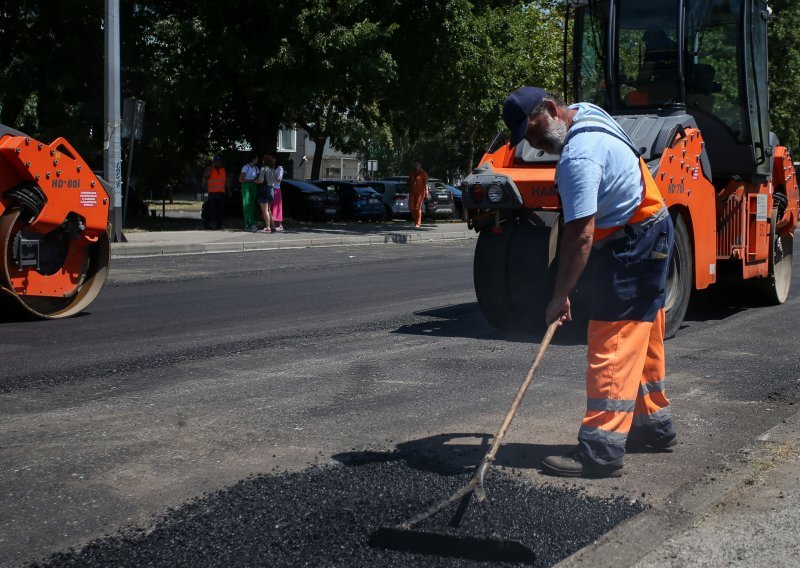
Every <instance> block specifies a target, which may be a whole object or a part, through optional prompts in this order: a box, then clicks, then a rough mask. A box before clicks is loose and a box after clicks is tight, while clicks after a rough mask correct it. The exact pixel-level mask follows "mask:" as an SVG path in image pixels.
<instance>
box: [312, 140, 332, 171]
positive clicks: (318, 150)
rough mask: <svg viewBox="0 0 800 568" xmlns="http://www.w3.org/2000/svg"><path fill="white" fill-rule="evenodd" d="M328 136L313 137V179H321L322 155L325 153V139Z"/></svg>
mask: <svg viewBox="0 0 800 568" xmlns="http://www.w3.org/2000/svg"><path fill="white" fill-rule="evenodd" d="M327 139H328V138H327V137H325V138H322V139H320V138H317V137H313V138H312V140H313V141H314V161H313V162H311V179H319V170H320V169H321V168H322V155H323V154H324V153H325V141H326V140H327Z"/></svg>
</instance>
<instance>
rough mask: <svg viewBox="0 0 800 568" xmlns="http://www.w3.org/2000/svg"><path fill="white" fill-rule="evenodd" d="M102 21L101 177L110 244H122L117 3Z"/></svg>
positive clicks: (110, 1) (110, 2)
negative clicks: (109, 191) (108, 201)
mask: <svg viewBox="0 0 800 568" xmlns="http://www.w3.org/2000/svg"><path fill="white" fill-rule="evenodd" d="M105 2H106V10H105V19H104V20H103V26H104V28H105V29H104V32H105V45H106V57H105V59H106V61H105V63H106V67H105V104H104V107H105V115H106V133H105V138H104V140H103V177H105V179H106V181H108V182H109V183H110V184H111V186H112V187H113V188H114V195H113V196H112V197H113V199H112V205H113V209H112V211H113V219H112V221H111V222H112V226H113V233H112V235H111V240H112V241H113V242H117V243H118V242H123V241H125V240H126V239H125V235H123V234H122V142H121V140H120V120H121V119H120V106H121V100H120V97H121V95H120V80H119V71H120V57H119V0H105Z"/></svg>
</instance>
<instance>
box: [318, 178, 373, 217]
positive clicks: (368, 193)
mask: <svg viewBox="0 0 800 568" xmlns="http://www.w3.org/2000/svg"><path fill="white" fill-rule="evenodd" d="M311 183H313V184H314V185H316V186H317V187H320V188H322V189H324V190H325V191H329V192H335V193H336V195H338V196H339V205H340V207H341V212H342V217H343V218H344V219H349V220H359V219H361V220H365V221H381V220H383V219H385V218H386V210H385V209H384V207H383V199H382V198H381V194H380V193H378V192H377V191H375V190H374V189H373V188H372V187H370V185H369V183H368V182H357V181H350V180H315V181H312V182H311Z"/></svg>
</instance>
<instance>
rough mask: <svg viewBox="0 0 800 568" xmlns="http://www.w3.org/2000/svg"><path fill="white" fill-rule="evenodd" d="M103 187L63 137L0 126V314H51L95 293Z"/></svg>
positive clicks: (106, 235) (105, 245)
mask: <svg viewBox="0 0 800 568" xmlns="http://www.w3.org/2000/svg"><path fill="white" fill-rule="evenodd" d="M110 202H111V196H110V194H109V190H108V187H107V186H106V185H104V182H103V181H102V180H101V179H100V178H98V177H97V176H96V175H95V174H94V173H93V172H92V170H91V168H90V167H89V166H88V165H87V164H86V162H85V161H84V160H83V159H82V158H81V157H80V156H79V155H78V153H77V152H76V151H75V149H74V148H73V147H72V146H70V144H69V143H68V142H67V141H66V140H64V139H63V138H58V139H56V140H55V141H53V142H52V143H50V144H49V145H48V144H44V143H42V142H38V141H36V140H34V139H32V138H31V137H29V136H26V135H25V134H23V133H21V132H18V131H16V130H14V129H12V128H9V127H6V126H3V125H0V319H4V315H6V316H7V315H8V314H11V313H14V312H15V311H17V312H18V311H19V310H20V309H22V310H23V312H26V313H27V314H29V315H32V316H35V317H38V318H45V319H57V318H64V317H69V316H72V315H74V314H77V313H78V312H80V311H81V310H83V309H84V308H86V307H87V306H88V305H89V304H91V302H92V301H93V300H94V299H95V298H96V297H97V295H98V294H99V293H100V290H101V289H102V287H103V284H104V283H105V281H106V277H107V276H108V268H109V262H110V256H111V247H110V226H109V207H110Z"/></svg>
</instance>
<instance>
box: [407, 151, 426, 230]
mask: <svg viewBox="0 0 800 568" xmlns="http://www.w3.org/2000/svg"><path fill="white" fill-rule="evenodd" d="M408 189H409V197H408V209H409V211H410V213H411V220H412V221H413V222H414V227H416V228H419V227H421V226H422V202H423V200H424V199H425V198H426V197H428V195H429V194H428V173H427V172H426V171H425V170H423V169H422V164H421V163H420V162H419V160H417V161H416V162H414V168H413V169H412V170H411V172H410V173H409V174H408Z"/></svg>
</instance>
